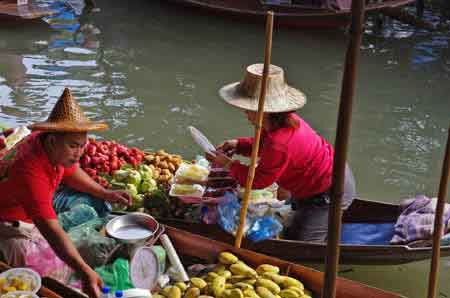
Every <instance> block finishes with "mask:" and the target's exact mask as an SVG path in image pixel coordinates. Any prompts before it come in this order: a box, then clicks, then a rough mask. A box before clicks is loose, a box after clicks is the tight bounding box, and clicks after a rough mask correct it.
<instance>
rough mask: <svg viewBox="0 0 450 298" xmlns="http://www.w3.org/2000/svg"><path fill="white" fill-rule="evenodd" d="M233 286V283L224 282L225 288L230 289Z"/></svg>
mask: <svg viewBox="0 0 450 298" xmlns="http://www.w3.org/2000/svg"><path fill="white" fill-rule="evenodd" d="M233 287H234V286H233V284H228V283H226V284H225V289H232V288H233Z"/></svg>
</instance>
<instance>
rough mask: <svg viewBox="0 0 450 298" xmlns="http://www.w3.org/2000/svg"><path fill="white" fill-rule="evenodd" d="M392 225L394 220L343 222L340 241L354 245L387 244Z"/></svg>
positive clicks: (392, 228) (392, 229)
mask: <svg viewBox="0 0 450 298" xmlns="http://www.w3.org/2000/svg"><path fill="white" fill-rule="evenodd" d="M394 226H395V223H394V222H388V223H348V224H343V225H342V233H341V243H342V244H354V245H389V244H390V241H391V239H392V236H394Z"/></svg>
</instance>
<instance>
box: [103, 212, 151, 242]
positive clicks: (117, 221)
mask: <svg viewBox="0 0 450 298" xmlns="http://www.w3.org/2000/svg"><path fill="white" fill-rule="evenodd" d="M158 229H159V223H158V222H157V221H156V220H155V219H154V218H153V217H152V216H150V215H148V214H145V213H140V212H133V213H130V214H126V215H122V216H118V217H115V218H113V219H112V220H110V221H109V222H108V223H107V224H106V233H108V235H109V236H111V237H112V238H115V239H118V240H120V241H121V242H123V243H130V244H136V243H141V242H142V243H144V242H145V241H147V240H148V239H150V238H152V237H153V236H154V235H155V232H156V231H158Z"/></svg>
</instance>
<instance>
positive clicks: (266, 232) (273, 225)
mask: <svg viewBox="0 0 450 298" xmlns="http://www.w3.org/2000/svg"><path fill="white" fill-rule="evenodd" d="M261 207H264V208H266V207H267V206H261ZM267 208H269V207H267ZM217 209H218V218H217V222H218V224H219V226H220V227H221V228H222V229H224V230H225V231H226V232H228V233H230V234H233V235H235V234H236V231H237V228H238V226H239V220H240V211H241V204H240V202H239V200H238V198H237V197H236V196H235V195H234V194H233V193H226V194H225V199H224V200H223V201H222V202H221V203H220V204H219V205H218V208H217ZM249 211H250V212H247V217H246V221H245V227H244V235H246V238H248V239H250V240H252V241H255V242H256V241H262V240H266V239H270V238H273V237H276V236H277V235H278V234H279V233H281V232H282V230H283V225H282V224H281V223H280V222H279V220H278V219H277V218H276V217H275V216H274V215H271V214H270V213H267V211H266V210H264V212H260V211H261V210H258V211H257V212H255V211H254V210H253V212H252V211H251V210H249Z"/></svg>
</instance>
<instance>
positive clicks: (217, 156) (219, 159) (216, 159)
mask: <svg viewBox="0 0 450 298" xmlns="http://www.w3.org/2000/svg"><path fill="white" fill-rule="evenodd" d="M213 153H214V155H212V154H209V153H206V154H205V155H206V159H207V160H209V161H210V162H211V163H212V164H214V165H216V166H219V167H222V168H225V169H227V170H228V169H229V168H230V166H231V163H232V162H233V160H232V159H231V158H230V157H228V156H227V155H226V154H225V153H223V152H221V151H214V152H213Z"/></svg>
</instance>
